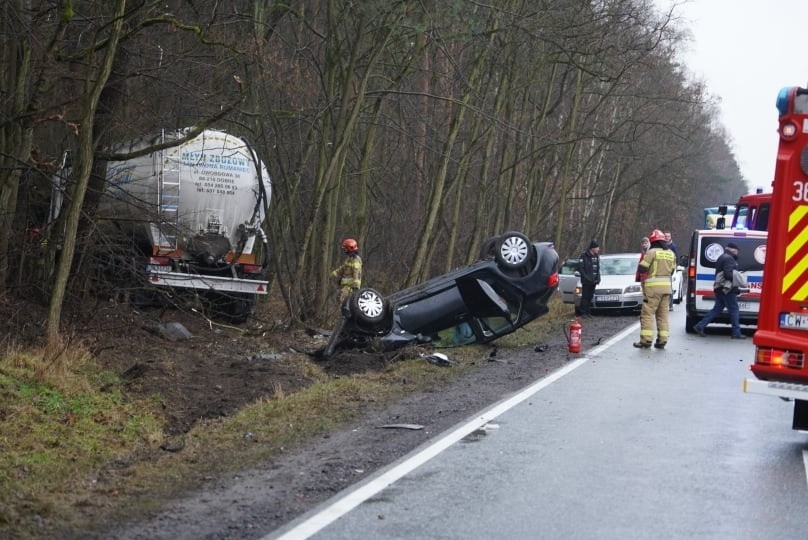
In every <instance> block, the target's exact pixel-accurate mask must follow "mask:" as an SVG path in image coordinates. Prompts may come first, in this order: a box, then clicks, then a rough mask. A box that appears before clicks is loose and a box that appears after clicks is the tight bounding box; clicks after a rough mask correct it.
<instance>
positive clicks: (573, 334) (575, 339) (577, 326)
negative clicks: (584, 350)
mask: <svg viewBox="0 0 808 540" xmlns="http://www.w3.org/2000/svg"><path fill="white" fill-rule="evenodd" d="M582 330H583V327H582V326H581V323H580V322H578V319H575V320H573V321H572V322H571V323H570V337H569V339H568V340H567V341H568V343H569V351H570V352H571V353H579V352H581V331H582Z"/></svg>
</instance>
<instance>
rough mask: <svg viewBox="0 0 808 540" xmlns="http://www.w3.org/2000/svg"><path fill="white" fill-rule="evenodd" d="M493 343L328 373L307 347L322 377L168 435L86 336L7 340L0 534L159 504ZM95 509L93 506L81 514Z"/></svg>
mask: <svg viewBox="0 0 808 540" xmlns="http://www.w3.org/2000/svg"><path fill="white" fill-rule="evenodd" d="M549 308H550V312H549V313H548V314H547V315H546V316H544V317H541V318H539V319H537V320H536V321H533V322H532V323H530V324H528V325H526V326H525V327H524V328H522V329H520V330H519V331H517V332H515V333H513V334H511V335H509V336H506V337H504V338H502V339H500V340H497V342H496V344H497V347H499V348H503V349H507V348H519V347H524V346H529V345H534V344H536V343H539V342H541V341H542V340H544V339H547V337H548V335H549V334H550V333H551V332H553V331H558V327H559V325H560V324H562V323H564V322H565V321H567V320H569V319H570V318H571V311H572V308H571V306H568V305H565V304H562V303H561V302H560V300H559V299H558V296H556V297H555V298H554V299H553V301H551V302H550V304H549ZM488 351H489V348H488V347H481V346H471V347H464V348H460V349H453V350H452V352H451V355H450V356H451V357H452V359H454V360H456V361H457V362H458V363H457V365H455V366H454V367H453V368H452V369H447V368H445V367H439V366H435V365H432V364H430V363H428V362H426V361H424V360H423V359H422V358H420V357H419V356H418V355H417V354H416V353H415V352H410V351H407V352H405V353H403V355H402V357H401V359H400V360H399V361H396V362H393V363H391V364H390V365H388V366H387V367H386V368H384V369H383V370H381V371H377V372H368V373H363V374H357V375H353V376H343V377H339V378H333V377H331V376H328V375H327V374H325V373H324V372H323V371H322V369H321V368H320V367H319V366H318V365H317V364H316V363H314V362H311V361H310V360H309V358H308V357H307V356H305V355H302V354H301V355H296V356H295V362H296V364H297V365H298V367H299V369H300V372H301V374H302V375H305V376H306V377H307V378H310V379H312V380H314V381H315V382H314V383H313V384H311V385H309V386H307V387H306V388H303V389H301V390H299V391H297V392H295V393H293V394H289V395H286V394H285V392H284V391H283V389H282V388H275V391H274V394H273V395H271V396H266V397H264V398H262V399H260V400H258V401H257V402H255V403H253V404H251V405H249V406H247V407H245V408H243V409H241V410H240V411H239V412H238V413H236V414H234V415H232V416H230V417H227V418H221V419H213V420H205V421H202V422H200V423H198V424H197V425H196V426H194V428H193V429H192V430H191V431H189V432H188V433H187V434H185V436H184V437H182V440H181V441H179V442H178V441H173V442H172V444H173V445H175V446H177V449H178V450H179V451H174V452H171V451H164V450H160V446H161V445H164V443H165V442H166V441H165V439H164V436H163V432H162V428H163V425H164V424H163V421H162V419H161V416H160V413H159V410H160V409H159V405H158V403H159V396H154V398H153V399H146V400H140V401H132V400H129V399H127V398H126V396H125V395H124V394H123V393H122V392H121V390H120V382H119V380H118V379H117V377H116V376H115V375H114V374H111V373H109V372H104V371H102V370H100V368H99V367H98V366H97V365H96V364H95V363H94V362H93V359H92V358H91V356H90V355H89V354H88V353H87V352H86V351H85V350H84V349H82V348H81V347H80V346H73V347H71V348H70V349H68V350H65V351H63V352H62V353H61V354H59V355H55V354H53V353H51V352H50V351H37V352H25V351H20V350H8V351H6V353H5V354H4V355H3V356H2V358H0V536H2V533H3V531H4V530H6V531H12V532H13V536H17V537H29V536H30V537H42V536H43V534H45V535H46V536H47V532H53V531H56V530H58V529H60V528H61V529H62V530H69V529H71V528H79V529H80V528H82V527H88V526H90V525H91V524H90V523H88V521H87V520H92V521H94V522H95V523H96V524H97V523H103V522H108V521H109V520H110V519H123V518H126V517H127V516H136V515H139V514H141V513H142V512H144V511H146V510H149V509H154V508H157V507H159V506H160V505H161V504H162V503H164V502H166V501H168V500H170V499H171V498H172V497H173V496H176V495H177V494H178V493H180V492H182V491H183V490H187V489H189V488H191V487H193V486H195V485H198V484H199V483H201V482H204V481H206V480H209V479H212V478H214V477H216V475H220V474H222V473H225V472H234V471H238V470H243V469H246V468H249V467H251V466H254V465H256V464H258V463H260V462H262V461H265V460H267V459H269V458H271V457H273V456H276V455H279V454H282V453H284V452H287V451H292V449H293V447H294V446H295V445H296V444H299V443H301V442H302V441H305V440H307V439H309V438H311V437H313V436H316V435H318V434H322V433H325V432H327V431H329V430H332V429H334V428H338V427H340V426H343V425H345V424H346V423H347V422H349V421H350V420H352V419H354V418H356V417H358V416H359V415H360V413H361V412H362V411H363V409H364V408H366V407H367V406H369V405H373V404H381V405H383V404H385V403H388V402H391V401H394V400H395V399H397V398H399V397H401V396H403V395H406V394H408V393H411V392H414V391H418V390H424V389H428V388H436V387H440V386H441V385H445V384H447V383H449V382H451V381H452V380H453V379H455V378H457V377H458V376H460V375H461V374H462V373H465V372H467V371H468V370H470V369H474V367H475V366H476V365H478V364H479V363H481V362H484V358H485V355H486V354H487V352H488ZM88 507H92V511H91V512H82V508H84V509H85V510H86V509H87V508H88Z"/></svg>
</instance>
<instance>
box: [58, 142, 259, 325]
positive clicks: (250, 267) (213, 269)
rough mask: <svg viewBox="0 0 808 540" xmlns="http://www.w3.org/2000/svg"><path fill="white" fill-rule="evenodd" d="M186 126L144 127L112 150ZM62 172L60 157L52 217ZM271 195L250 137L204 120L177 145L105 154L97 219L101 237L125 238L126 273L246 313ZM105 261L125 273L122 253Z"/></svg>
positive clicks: (228, 313) (228, 311)
mask: <svg viewBox="0 0 808 540" xmlns="http://www.w3.org/2000/svg"><path fill="white" fill-rule="evenodd" d="M188 131H189V128H186V129H182V130H179V131H176V132H163V133H160V134H158V135H156V136H151V137H143V138H141V139H138V140H134V141H129V142H127V143H125V144H122V145H118V146H116V147H114V148H111V149H110V151H111V152H112V153H113V154H116V155H121V154H130V153H137V152H139V151H141V152H142V151H144V150H146V149H148V148H150V147H153V146H155V145H164V144H167V143H170V142H171V141H178V140H180V139H182V138H183V137H185V136H187V134H188ZM69 173H70V164H69V159H67V160H65V163H64V166H63V167H62V168H61V170H60V174H59V175H57V178H56V179H55V182H54V187H55V189H54V196H53V201H52V208H51V219H53V218H55V217H56V216H57V215H58V211H59V208H60V207H61V201H62V198H63V197H64V188H65V186H66V182H67V178H68V177H69ZM270 196H271V184H270V180H269V175H268V174H267V170H266V167H265V166H264V164H263V163H262V162H261V161H260V160H259V159H258V158H257V157H256V155H255V153H254V151H253V149H252V148H251V147H250V146H249V144H248V143H247V142H246V141H244V140H243V139H241V138H239V137H235V136H233V135H230V134H228V133H225V132H222V131H216V130H212V129H207V130H205V131H203V132H202V133H201V134H199V135H198V136H196V137H193V138H192V139H189V140H187V141H185V142H182V143H180V144H177V145H176V146H170V147H168V148H164V149H162V150H159V151H156V152H151V153H146V154H145V155H141V156H140V157H134V158H131V159H127V160H125V161H110V162H109V163H108V164H107V176H106V183H105V188H104V191H103V194H102V196H101V199H100V201H99V205H98V209H97V213H96V226H97V228H98V230H99V231H100V232H101V234H102V235H103V236H104V237H105V238H115V239H118V241H120V239H125V242H123V243H118V244H117V245H125V246H128V247H129V248H131V250H132V253H133V258H131V259H129V260H132V261H134V265H129V266H130V267H134V268H135V269H136V272H134V273H131V274H128V276H129V277H128V279H130V280H135V281H141V282H142V283H140V285H146V284H148V285H149V286H150V288H151V287H156V288H159V289H162V290H163V291H164V292H166V291H167V292H169V293H170V294H171V295H182V294H183V293H189V292H190V293H193V295H195V296H196V297H199V298H201V299H203V301H204V303H205V305H206V306H207V307H209V308H210V310H211V312H212V314H213V315H214V316H219V317H223V318H226V319H228V320H230V321H232V322H243V321H244V320H246V319H247V317H249V315H250V314H251V313H252V310H253V308H254V303H255V299H256V296H257V295H263V294H267V288H268V282H267V281H266V268H267V258H268V254H269V249H268V246H267V239H266V235H265V234H264V232H263V230H262V228H261V224H262V222H263V220H264V217H265V212H266V208H267V207H268V205H269V201H270ZM257 241H260V244H257ZM259 253H260V254H261V258H260V260H259V259H258V257H257V254H259ZM104 264H105V265H106V266H108V267H109V266H112V267H114V268H115V269H117V271H116V274H117V275H118V276H120V275H121V274H122V272H120V268H121V267H122V266H124V264H123V263H122V261H121V259H120V257H107V258H106V259H105V262H104ZM123 274H124V275H127V273H126V272H123ZM135 285H137V284H135Z"/></svg>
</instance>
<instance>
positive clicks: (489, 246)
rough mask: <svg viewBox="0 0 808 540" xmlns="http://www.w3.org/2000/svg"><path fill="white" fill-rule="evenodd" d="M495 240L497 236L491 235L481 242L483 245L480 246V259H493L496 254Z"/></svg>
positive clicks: (497, 238)
mask: <svg viewBox="0 0 808 540" xmlns="http://www.w3.org/2000/svg"><path fill="white" fill-rule="evenodd" d="M497 240H499V237H498V236H492V237H491V238H489V239H488V240H486V241H485V242H483V246H482V247H481V248H480V259H493V258H494V257H495V256H496V254H495V250H496V248H497Z"/></svg>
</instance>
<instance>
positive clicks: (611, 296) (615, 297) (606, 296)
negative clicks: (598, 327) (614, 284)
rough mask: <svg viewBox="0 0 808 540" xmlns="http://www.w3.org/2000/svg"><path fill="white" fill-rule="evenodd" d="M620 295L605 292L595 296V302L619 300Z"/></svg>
mask: <svg viewBox="0 0 808 540" xmlns="http://www.w3.org/2000/svg"><path fill="white" fill-rule="evenodd" d="M619 301H620V296H619V295H617V294H604V295H601V296H596V297H595V302H619Z"/></svg>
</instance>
